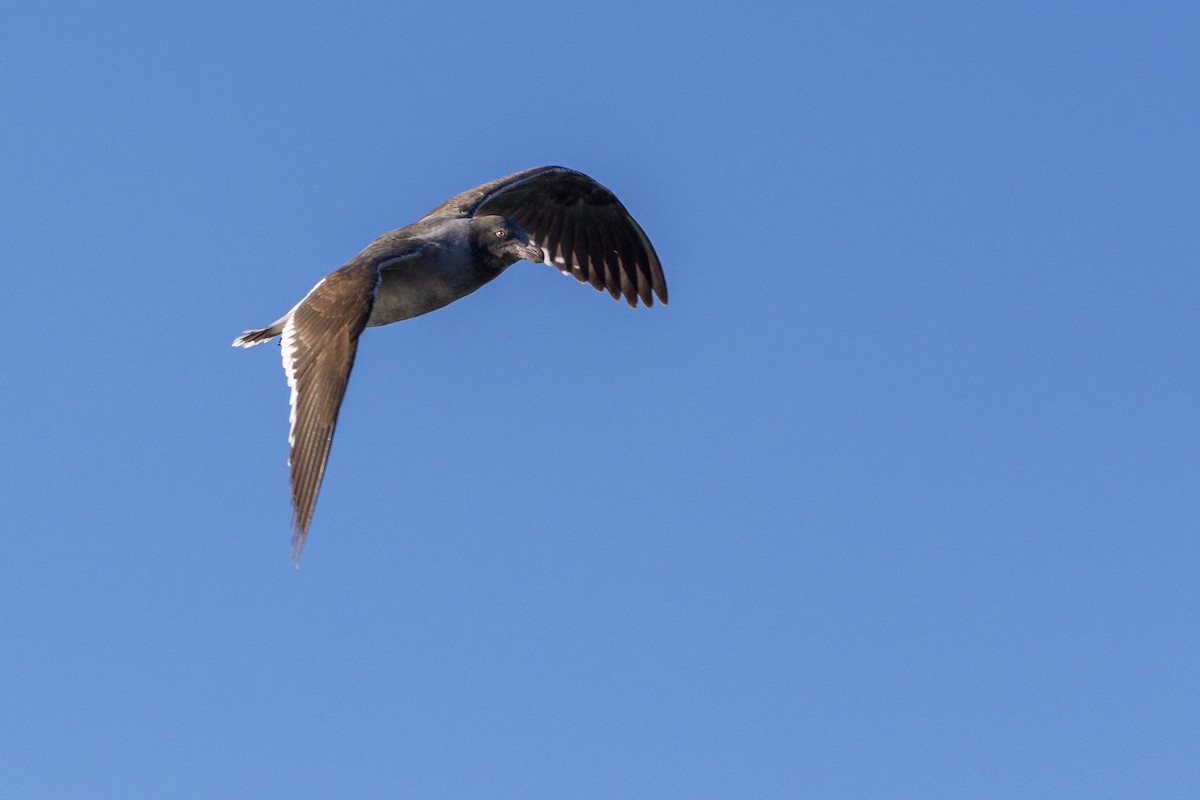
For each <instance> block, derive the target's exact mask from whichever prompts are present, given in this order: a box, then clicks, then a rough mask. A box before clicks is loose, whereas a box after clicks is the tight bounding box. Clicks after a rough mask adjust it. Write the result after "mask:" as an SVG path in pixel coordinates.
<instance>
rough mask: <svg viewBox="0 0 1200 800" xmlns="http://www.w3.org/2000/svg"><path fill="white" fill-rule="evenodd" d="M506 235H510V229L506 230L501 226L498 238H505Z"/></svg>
mask: <svg viewBox="0 0 1200 800" xmlns="http://www.w3.org/2000/svg"><path fill="white" fill-rule="evenodd" d="M505 236H508V231H506V230H504V228H500V229H499V230H497V231H496V238H497V239H503V238H504V237H505Z"/></svg>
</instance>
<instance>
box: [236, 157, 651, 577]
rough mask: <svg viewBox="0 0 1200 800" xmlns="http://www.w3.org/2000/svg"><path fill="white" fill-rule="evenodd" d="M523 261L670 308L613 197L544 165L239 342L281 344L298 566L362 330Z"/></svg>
mask: <svg viewBox="0 0 1200 800" xmlns="http://www.w3.org/2000/svg"><path fill="white" fill-rule="evenodd" d="M521 259H527V260H529V261H532V262H534V263H535V264H537V263H542V262H543V261H544V262H546V263H548V264H550V265H551V266H554V267H557V268H558V270H559V271H560V272H562V273H564V274H566V275H573V276H575V277H576V278H578V279H579V280H580V281H582V282H585V283H590V284H591V285H592V286H594V287H595V288H596V289H597V290H600V291H604V290H607V291H608V292H609V293H610V294H611V295H612V296H613V298H614V299H620V298H621V297H624V298H625V300H626V302H628V303H629V305H630V306H631V307H634V308H636V307H637V305H638V302H639V301H641V302H642V303H643V304H644V305H646V306H647V307H649V306H652V305H654V297H655V296H657V297H658V299H659V301H660V302H662V303H663V304H666V302H667V283H666V280H665V279H664V278H663V272H662V265H661V264H660V263H659V261H658V255H657V254H656V253H655V252H654V247H653V246H652V245H651V244H650V240H649V238H647V237H646V234H645V232H644V231H643V230H642V228H641V226H640V225H638V224H637V222H636V221H635V220H634V219H633V217H632V216H630V214H629V212H628V211H626V210H625V206H623V205H621V201H620V200H618V199H617V198H616V195H614V194H613V193H612V192H610V191H609V190H608V189H606V188H604V187H603V186H601V185H600V184H599V183H597V182H596V181H595V180H593V179H592V178H589V177H588V176H587V175H584V174H583V173H582V172H576V171H575V170H572V169H567V168H566V167H535V168H534V169H528V170H525V171H524V172H518V173H516V174H515V175H509V176H508V177H506V178H500V179H499V180H495V181H492V182H491V183H485V184H483V185H482V186H479V187H477V188H475V189H471V190H469V191H466V192H463V193H462V194H459V195H456V196H454V197H452V198H450V199H449V200H447V201H446V202H444V203H442V204H441V205H440V206H438V207H437V208H435V209H434V210H433V211H431V212H429V213H428V214H426V215H425V216H424V217H422V218H421V219H419V220H417V221H416V222H414V223H413V224H411V225H407V226H405V227H403V228H399V229H397V230H394V231H390V232H388V233H385V234H383V235H382V236H380V237H379V238H378V239H376V240H375V241H373V242H371V244H369V245H367V248H366V249H365V250H363V251H362V252H361V253H359V254H358V255H356V256H355V257H354V258H352V259H350V260H349V261H348V262H346V264H345V265H344V266H343V267H341V268H340V269H338V270H336V271H335V272H332V273H330V274H329V275H326V276H325V277H324V278H322V279H321V280H320V281H318V282H317V285H316V286H314V287H313V288H312V290H311V291H309V293H308V294H307V295H305V297H304V299H303V300H301V301H300V302H299V303H297V304H296V305H295V307H293V308H292V310H291V311H289V312H287V313H286V314H284V315H283V316H282V317H280V318H279V319H277V320H276V321H275V322H272V323H271V324H270V325H268V326H267V327H265V328H258V329H256V330H250V331H246V332H245V333H243V334H242V335H241V336H239V337H237V338H236V339H234V341H233V345H234V347H253V346H254V345H256V344H262V343H263V342H267V341H270V340H272V339H274V338H275V337H277V336H278V337H279V346H280V351H281V353H282V356H283V371H284V373H285V374H286V375H287V382H288V387H289V388H290V389H291V398H290V403H291V415H290V418H289V421H290V430H289V432H288V443H289V444H290V446H291V450H290V453H289V455H288V465H289V467H290V468H291V484H292V559H293V560H294V561H295V562H296V563H297V564H299V562H300V553H301V551H302V550H303V549H304V541H305V538H306V537H307V536H308V529H309V526H310V524H311V523H312V517H313V509H314V508H315V507H316V504H317V492H318V491H319V490H320V488H321V479H322V478H323V477H324V475H325V463H326V461H327V460H328V458H329V448H330V445H331V444H332V442H333V431H334V428H335V426H336V425H337V418H338V409H339V408H340V407H341V405H342V397H343V396H344V395H345V393H346V384H347V382H348V381H349V380H350V369H351V368H352V367H353V366H354V354H355V352H356V351H357V349H358V337H359V336H360V335H361V334H362V332H363V330H364V329H366V328H368V327H373V326H376V325H390V324H391V323H393V322H399V321H400V320H404V319H410V318H411V317H416V316H419V315H421V314H427V313H429V312H430V311H436V310H437V309H439V308H442V307H443V306H445V305H448V304H449V303H453V302H454V301H455V300H458V299H459V298H461V297H465V296H466V295H468V294H470V293H471V292H473V291H475V290H476V289H478V288H479V287H480V286H483V285H484V284H485V283H487V282H489V281H491V280H492V279H493V278H495V277H497V276H498V275H500V273H502V272H504V270H506V269H508V268H509V267H510V266H512V265H513V264H515V263H516V262H518V261H520V260H521Z"/></svg>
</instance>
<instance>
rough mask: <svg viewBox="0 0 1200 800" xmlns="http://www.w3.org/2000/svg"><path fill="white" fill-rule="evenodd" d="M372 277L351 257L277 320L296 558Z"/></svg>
mask: <svg viewBox="0 0 1200 800" xmlns="http://www.w3.org/2000/svg"><path fill="white" fill-rule="evenodd" d="M378 284H379V271H378V269H376V268H375V266H374V265H372V264H368V263H362V262H351V263H350V264H347V265H346V266H344V267H342V268H341V269H339V270H338V271H336V272H334V273H332V274H330V275H329V276H328V277H326V278H325V279H324V280H322V281H321V282H320V283H318V284H317V285H316V287H314V288H313V290H312V291H311V292H309V293H308V296H307V297H305V298H304V299H303V300H302V301H300V304H299V305H298V306H296V309H295V311H294V312H292V314H291V316H290V317H289V319H288V321H287V323H286V324H285V325H284V328H283V337H282V339H281V340H280V350H281V351H282V355H283V369H284V372H286V373H287V381H288V386H289V387H290V388H291V398H290V402H291V417H290V421H291V427H290V431H289V433H288V442H289V443H290V444H291V451H290V453H289V456H288V464H289V466H290V467H291V482H292V559H293V560H294V561H295V562H296V563H297V564H299V562H300V553H301V551H302V550H303V549H304V540H305V538H306V537H307V536H308V528H309V525H310V524H311V523H312V517H313V509H314V508H315V507H316V503H317V493H318V492H319V491H320V489H321V480H322V479H323V478H324V476H325V464H326V462H327V461H328V459H329V448H330V446H331V445H332V443H333V431H334V428H335V427H336V426H337V418H338V410H339V409H340V408H341V405H342V398H343V397H344V396H345V394H346V385H347V383H348V382H349V380H350V370H351V369H352V368H353V366H354V356H355V353H356V352H357V350H358V337H359V335H360V334H362V332H363V329H364V328H365V327H366V325H367V318H368V317H369V316H370V314H371V306H372V304H373V302H374V299H375V291H376V289H377V287H378Z"/></svg>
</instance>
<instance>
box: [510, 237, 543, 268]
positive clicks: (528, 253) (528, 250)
mask: <svg viewBox="0 0 1200 800" xmlns="http://www.w3.org/2000/svg"><path fill="white" fill-rule="evenodd" d="M517 253H518V254H519V255H520V256H521V258H525V259H528V260H530V261H532V262H533V263H535V264H540V263H542V262H543V261H545V260H546V257H545V256H544V255H542V248H540V247H538V246H537V245H536V244H534V243H533V242H530V243H529V244H523V245H521V246H520V247H518V248H517Z"/></svg>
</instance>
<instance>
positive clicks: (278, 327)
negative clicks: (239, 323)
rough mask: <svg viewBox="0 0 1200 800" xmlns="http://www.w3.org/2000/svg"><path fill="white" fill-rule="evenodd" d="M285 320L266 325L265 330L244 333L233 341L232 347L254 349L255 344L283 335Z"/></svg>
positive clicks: (258, 329) (259, 329)
mask: <svg viewBox="0 0 1200 800" xmlns="http://www.w3.org/2000/svg"><path fill="white" fill-rule="evenodd" d="M285 321H286V318H285V319H283V320H280V321H279V322H276V323H274V324H272V325H268V326H267V327H265V328H257V329H255V330H252V331H245V332H244V333H243V334H242V335H241V336H239V337H237V338H236V339H234V340H233V346H234V347H254V345H256V344H262V343H263V342H269V341H271V340H272V339H274V338H275V337H276V336H278V335H279V334H281V333H283V323H284V322H285Z"/></svg>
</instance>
